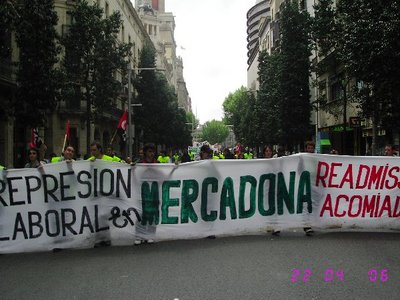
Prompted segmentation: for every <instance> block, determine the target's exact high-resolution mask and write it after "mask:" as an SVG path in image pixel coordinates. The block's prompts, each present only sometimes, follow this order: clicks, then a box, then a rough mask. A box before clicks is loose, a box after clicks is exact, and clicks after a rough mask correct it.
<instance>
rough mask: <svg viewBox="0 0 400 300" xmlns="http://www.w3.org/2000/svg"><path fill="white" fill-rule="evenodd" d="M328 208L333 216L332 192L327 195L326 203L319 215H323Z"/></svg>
mask: <svg viewBox="0 0 400 300" xmlns="http://www.w3.org/2000/svg"><path fill="white" fill-rule="evenodd" d="M326 210H328V211H329V215H330V216H331V217H333V211H332V198H331V194H328V195H326V199H325V202H324V205H322V209H321V212H320V214H319V216H320V217H322V216H323V214H324V213H325V211H326Z"/></svg>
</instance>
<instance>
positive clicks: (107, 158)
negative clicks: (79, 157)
mask: <svg viewBox="0 0 400 300" xmlns="http://www.w3.org/2000/svg"><path fill="white" fill-rule="evenodd" d="M95 159H96V157H94V156H91V157H89V158H88V159H87V160H90V161H94V160H95ZM101 160H106V161H113V158H112V157H111V156H108V155H105V154H103V157H102V158H101Z"/></svg>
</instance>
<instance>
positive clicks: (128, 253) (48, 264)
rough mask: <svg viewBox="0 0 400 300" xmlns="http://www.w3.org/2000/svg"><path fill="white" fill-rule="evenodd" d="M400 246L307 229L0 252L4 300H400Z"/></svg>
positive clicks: (366, 235)
mask: <svg viewBox="0 0 400 300" xmlns="http://www.w3.org/2000/svg"><path fill="white" fill-rule="evenodd" d="M399 249H400V234H399V233H398V232H384V233H383V232H319V231H317V232H316V234H315V235H314V236H313V237H306V236H304V234H303V232H302V229H300V230H297V231H291V232H282V233H281V236H280V237H275V236H271V235H270V234H266V235H258V236H240V237H225V238H222V237H221V238H217V239H214V240H213V239H199V240H180V241H169V242H160V243H156V244H153V245H141V246H131V247H105V248H96V249H85V250H65V251H61V252H56V253H52V252H47V253H29V254H10V255H1V256H0V264H1V271H0V288H1V299H86V300H87V299H171V300H172V299H180V300H183V299H385V300H386V299H398V298H399V292H400V287H399V286H400V252H399ZM295 269H297V270H295ZM385 269H386V270H387V271H383V273H382V270H385ZM374 270H376V271H374ZM293 281H294V282H293Z"/></svg>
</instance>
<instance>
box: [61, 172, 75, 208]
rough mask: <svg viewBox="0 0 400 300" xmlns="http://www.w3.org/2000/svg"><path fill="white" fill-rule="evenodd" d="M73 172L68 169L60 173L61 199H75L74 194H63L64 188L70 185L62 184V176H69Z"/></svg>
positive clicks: (68, 187)
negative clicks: (67, 195)
mask: <svg viewBox="0 0 400 300" xmlns="http://www.w3.org/2000/svg"><path fill="white" fill-rule="evenodd" d="M73 174H74V171H69V172H62V173H60V190H61V201H68V200H75V199H76V198H75V196H69V197H66V196H65V193H64V192H65V190H67V189H70V188H71V186H70V185H66V184H64V176H71V175H73Z"/></svg>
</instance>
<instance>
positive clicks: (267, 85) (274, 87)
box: [255, 50, 283, 145]
mask: <svg viewBox="0 0 400 300" xmlns="http://www.w3.org/2000/svg"><path fill="white" fill-rule="evenodd" d="M258 78H259V82H260V89H259V92H258V94H257V100H256V110H255V117H256V120H257V124H258V127H257V129H256V130H257V132H258V135H259V141H260V143H261V144H264V145H266V144H270V145H275V144H278V143H279V142H280V141H281V140H282V124H281V123H282V122H283V120H282V118H281V117H280V116H281V113H280V112H281V103H282V88H281V82H282V80H283V79H282V55H281V54H280V53H279V52H278V51H273V52H272V54H271V55H269V54H268V52H267V51H266V50H264V51H261V52H260V54H259V64H258Z"/></svg>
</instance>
